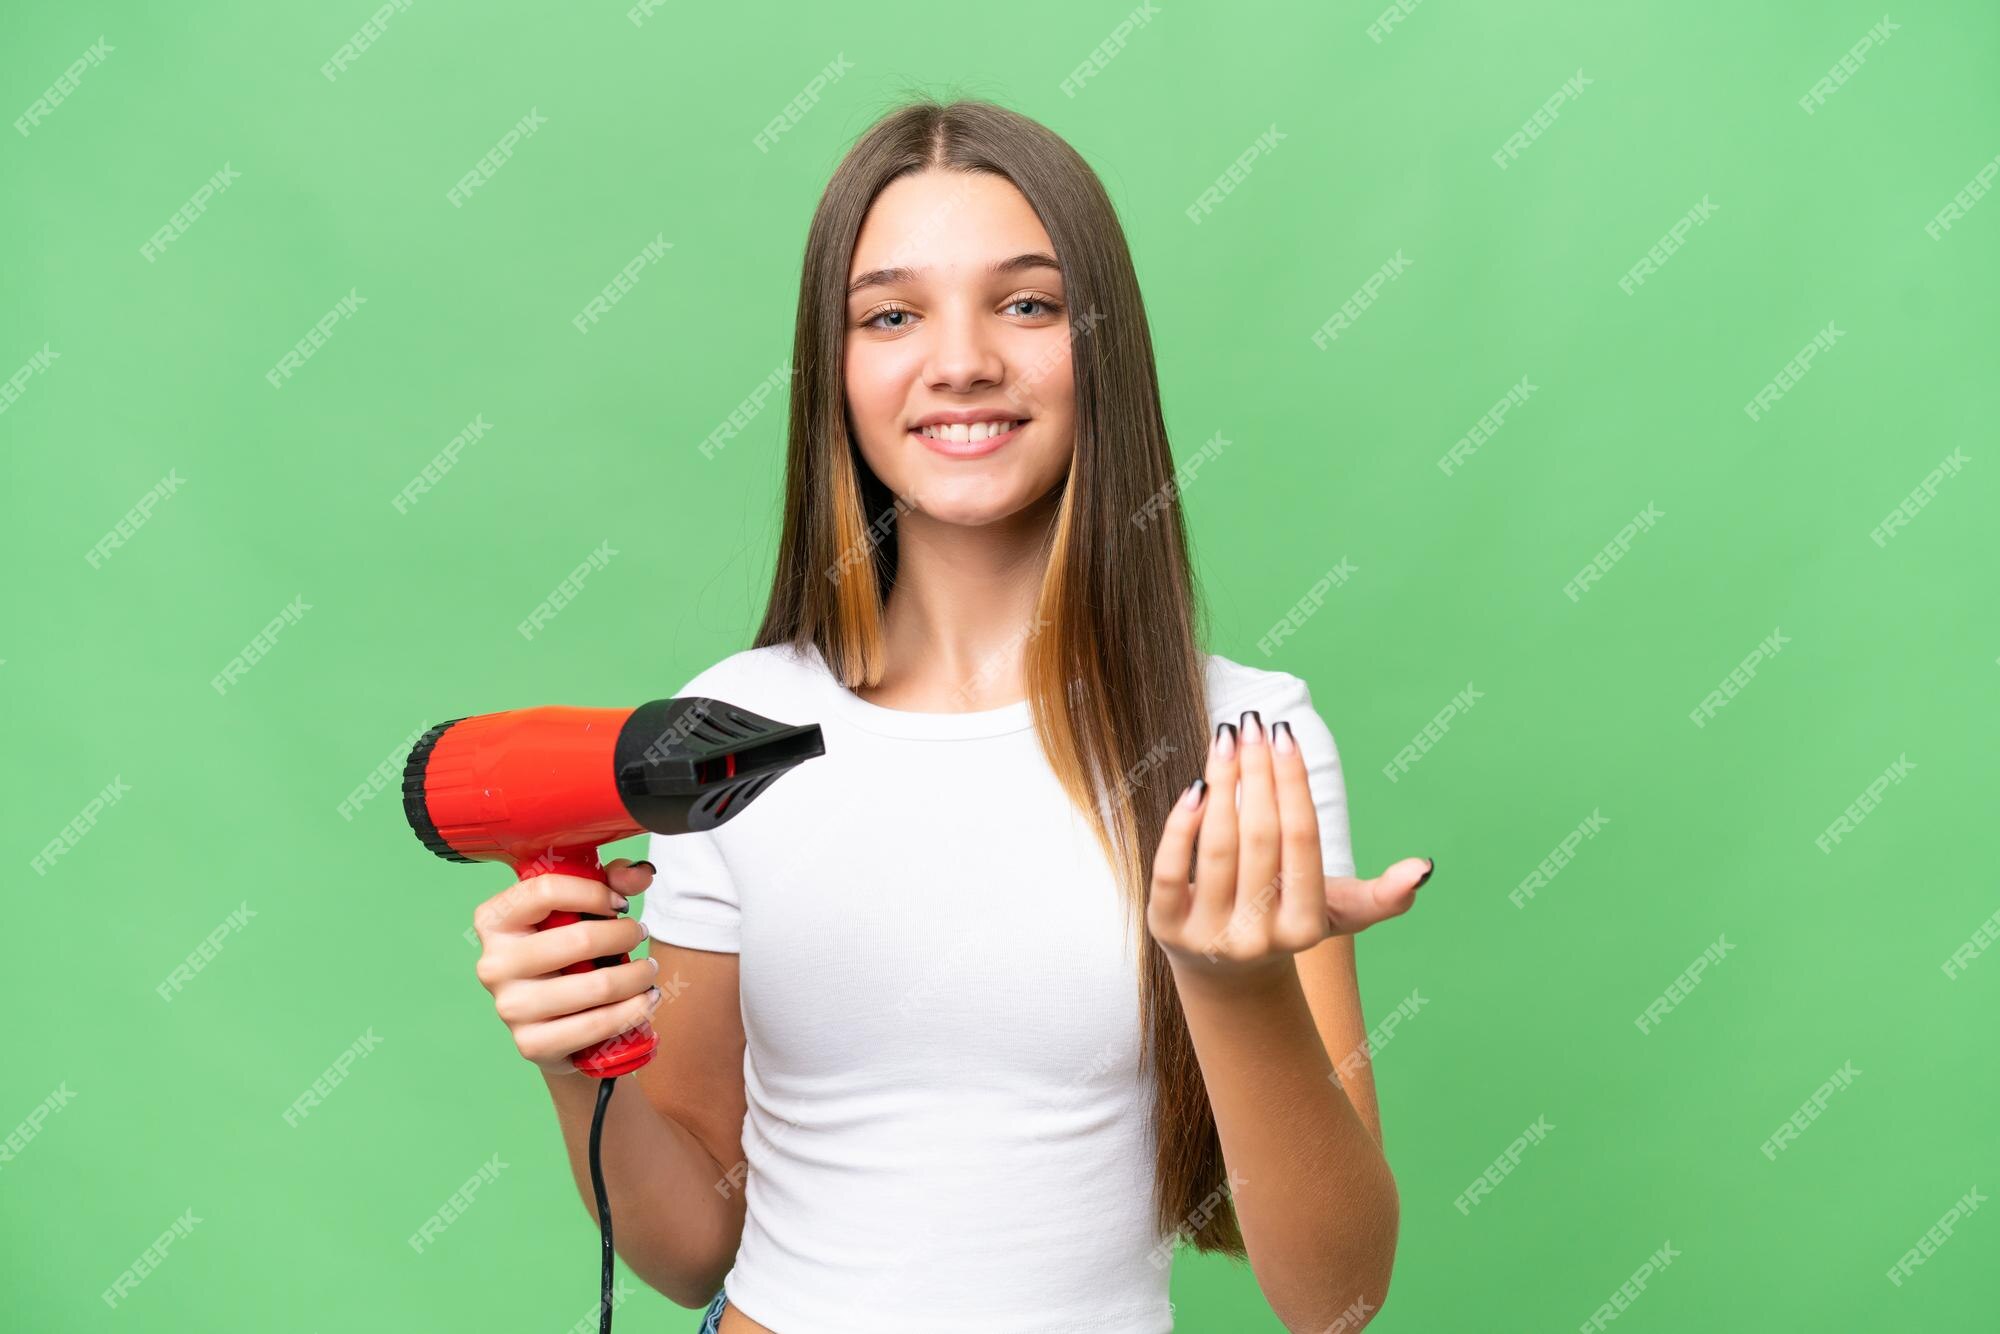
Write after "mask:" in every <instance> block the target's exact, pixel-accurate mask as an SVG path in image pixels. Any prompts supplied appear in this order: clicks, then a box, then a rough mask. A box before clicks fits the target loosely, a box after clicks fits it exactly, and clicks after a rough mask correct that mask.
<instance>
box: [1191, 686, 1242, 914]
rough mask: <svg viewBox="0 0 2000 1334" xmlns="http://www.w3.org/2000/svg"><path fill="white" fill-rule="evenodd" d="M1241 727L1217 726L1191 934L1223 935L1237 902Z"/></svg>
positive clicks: (1198, 850) (1197, 859) (1196, 855)
mask: <svg viewBox="0 0 2000 1334" xmlns="http://www.w3.org/2000/svg"><path fill="white" fill-rule="evenodd" d="M1236 755H1237V745H1236V724H1234V723H1218V724H1217V725H1216V728H1215V736H1214V737H1213V738H1212V739H1211V741H1210V743H1209V747H1208V773H1207V775H1206V777H1207V779H1208V800H1206V801H1204V802H1203V803H1202V807H1203V809H1202V813H1201V831H1200V832H1199V833H1198V834H1197V835H1196V838H1195V853H1194V862H1195V865H1194V903H1193V905H1192V906H1191V907H1190V909H1189V910H1188V928H1189V929H1190V930H1192V931H1199V932H1202V933H1204V934H1208V935H1214V934H1216V933H1218V932H1220V931H1221V930H1222V929H1223V927H1224V926H1225V925H1226V924H1227V923H1228V921H1229V913H1230V910H1231V908H1232V907H1233V906H1234V904H1235V899H1236V778H1237V770H1238V765H1237V760H1236Z"/></svg>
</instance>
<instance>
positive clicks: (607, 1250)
mask: <svg viewBox="0 0 2000 1334" xmlns="http://www.w3.org/2000/svg"><path fill="white" fill-rule="evenodd" d="M617 1083H618V1081H617V1079H615V1078H612V1079H600V1080H598V1081H597V1110H596V1111H594V1112H592V1113H591V1116H590V1189H591V1190H592V1192H594V1193H595V1194H596V1196H597V1230H598V1231H599V1232H600V1233H602V1234H603V1237H604V1283H603V1286H604V1292H603V1295H602V1296H601V1297H599V1298H598V1304H597V1334H611V1257H612V1250H611V1201H609V1200H607V1199H606V1198H605V1197H604V1166H603V1164H601V1163H599V1162H598V1160H597V1142H598V1140H599V1139H601V1138H602V1137H603V1135H604V1109H605V1108H607V1107H609V1106H610V1105H611V1090H612V1089H613V1088H614V1087H615V1086H616V1085H617Z"/></svg>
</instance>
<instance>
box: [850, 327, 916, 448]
mask: <svg viewBox="0 0 2000 1334" xmlns="http://www.w3.org/2000/svg"><path fill="white" fill-rule="evenodd" d="M905 360H906V358H899V357H898V356H897V355H896V353H895V351H894V350H892V349H889V348H885V347H869V346H866V345H855V344H849V346H848V350H847V354H846V357H845V365H844V367H843V374H844V375H845V376H846V380H847V402H848V407H849V408H850V409H851V410H852V411H853V413H854V416H855V420H856V423H857V424H858V425H859V426H860V427H861V428H862V429H863V430H864V431H867V432H868V433H869V434H871V435H873V434H877V433H879V432H880V431H881V430H882V429H883V428H884V425H885V423H886V424H887V425H888V426H890V427H893V426H894V425H895V423H896V422H898V421H900V420H901V419H902V418H901V413H902V410H903V405H904V403H905V402H906V401H907V400H908V398H909V392H908V389H909V369H908V367H907V366H906V365H904V364H903V363H904V361H905Z"/></svg>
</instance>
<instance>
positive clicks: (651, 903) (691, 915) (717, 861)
mask: <svg viewBox="0 0 2000 1334" xmlns="http://www.w3.org/2000/svg"><path fill="white" fill-rule="evenodd" d="M717 693H724V694H726V693H727V692H726V691H718V690H717V688H716V682H715V674H714V670H713V669H711V670H709V671H704V672H702V673H700V674H698V675H697V676H695V677H694V679H693V680H691V681H689V682H688V683H687V684H686V685H684V686H682V687H681V688H680V689H679V690H676V691H675V692H674V694H673V698H676V699H678V698H681V697H683V696H688V695H711V696H712V695H715V694H717ZM646 860H647V861H649V862H651V863H652V864H653V887H652V888H651V889H649V890H647V891H646V899H645V902H644V903H642V904H641V905H640V907H639V924H640V925H641V926H643V927H645V928H646V934H647V935H648V936H651V937H652V938H653V939H654V940H663V941H665V942H666V943H667V944H669V945H684V946H686V947H687V948H689V949H694V950H713V951H715V952H716V953H718V954H740V953H742V952H743V951H742V943H741V936H740V933H739V931H738V918H737V898H736V881H735V879H734V878H733V877H732V876H731V875H730V873H729V864H728V862H727V861H726V860H724V858H723V855H722V845H721V843H720V842H719V840H718V838H717V835H716V831H715V830H712V829H704V830H693V831H690V832H688V833H685V834H648V835H647V837H646Z"/></svg>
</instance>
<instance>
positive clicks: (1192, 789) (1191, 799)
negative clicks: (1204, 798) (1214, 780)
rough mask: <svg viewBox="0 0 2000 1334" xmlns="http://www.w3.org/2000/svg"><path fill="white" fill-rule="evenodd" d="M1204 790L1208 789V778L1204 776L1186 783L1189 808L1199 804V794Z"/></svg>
mask: <svg viewBox="0 0 2000 1334" xmlns="http://www.w3.org/2000/svg"><path fill="white" fill-rule="evenodd" d="M1206 791H1208V780H1207V779H1206V778H1197V779H1195V780H1194V782H1193V783H1191V784H1189V785H1188V790H1187V796H1186V799H1187V804H1188V807H1189V809H1193V808H1194V807H1196V806H1199V805H1201V795H1202V793H1204V792H1206Z"/></svg>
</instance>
